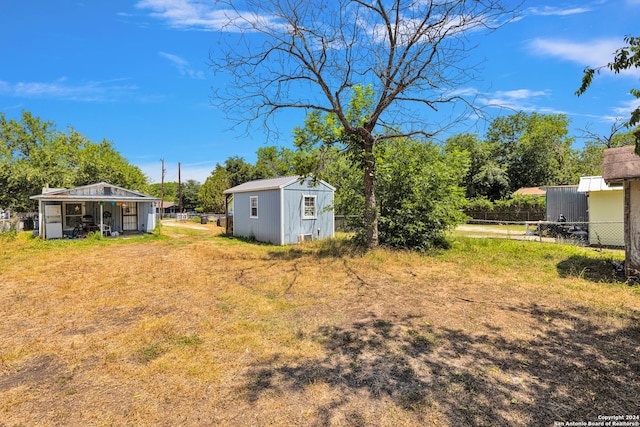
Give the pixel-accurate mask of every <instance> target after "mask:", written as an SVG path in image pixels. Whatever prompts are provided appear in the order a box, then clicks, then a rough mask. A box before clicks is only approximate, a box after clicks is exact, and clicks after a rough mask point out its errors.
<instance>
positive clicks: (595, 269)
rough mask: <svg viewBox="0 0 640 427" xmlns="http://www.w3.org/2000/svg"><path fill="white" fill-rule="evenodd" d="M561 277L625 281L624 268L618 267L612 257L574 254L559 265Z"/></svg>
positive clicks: (610, 281)
mask: <svg viewBox="0 0 640 427" xmlns="http://www.w3.org/2000/svg"><path fill="white" fill-rule="evenodd" d="M557 269H558V274H559V275H560V277H574V278H581V279H585V280H589V281H591V282H598V283H619V282H624V281H625V276H624V269H619V268H616V265H614V262H613V259H612V258H604V257H599V258H593V257H588V256H584V255H573V256H570V257H569V258H567V259H566V260H564V261H560V262H559V263H558V265H557Z"/></svg>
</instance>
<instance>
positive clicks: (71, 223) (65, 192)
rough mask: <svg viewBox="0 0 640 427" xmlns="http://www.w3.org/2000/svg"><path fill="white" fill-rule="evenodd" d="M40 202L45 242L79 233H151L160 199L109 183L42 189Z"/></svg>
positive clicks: (40, 215)
mask: <svg viewBox="0 0 640 427" xmlns="http://www.w3.org/2000/svg"><path fill="white" fill-rule="evenodd" d="M30 198H31V199H33V200H37V201H38V230H39V234H40V237H42V238H46V239H56V238H58V239H59V238H63V237H65V236H70V235H72V233H75V232H76V231H81V232H83V233H86V232H91V231H99V230H102V232H103V233H104V234H115V232H118V233H123V232H124V233H126V232H133V231H135V232H152V231H153V230H154V229H155V227H156V214H155V212H156V209H155V206H156V204H157V203H159V202H160V199H159V198H157V197H153V196H148V195H146V194H142V193H139V192H137V191H133V190H127V189H126V188H122V187H117V186H115V185H111V184H109V183H106V182H99V183H97V184H91V185H84V186H81V187H75V188H67V189H65V188H43V189H42V194H38V195H35V196H31V197H30Z"/></svg>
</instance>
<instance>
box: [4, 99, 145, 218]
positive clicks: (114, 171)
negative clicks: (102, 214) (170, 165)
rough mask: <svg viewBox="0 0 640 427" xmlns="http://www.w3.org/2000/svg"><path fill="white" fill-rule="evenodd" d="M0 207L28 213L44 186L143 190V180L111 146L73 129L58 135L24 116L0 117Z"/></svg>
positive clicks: (46, 124) (47, 124) (44, 123)
mask: <svg viewBox="0 0 640 427" xmlns="http://www.w3.org/2000/svg"><path fill="white" fill-rule="evenodd" d="M0 147H1V148H0V188H2V191H0V206H4V207H11V208H13V209H16V210H30V209H33V208H34V207H35V203H34V202H33V201H32V200H30V199H29V197H30V196H32V195H34V194H40V192H41V191H42V188H43V187H45V186H49V187H54V188H69V187H73V186H80V185H86V184H89V183H94V182H99V181H107V182H110V183H112V184H114V185H119V186H122V187H126V188H131V189H135V190H140V191H145V190H146V185H147V178H146V177H145V176H144V174H142V172H141V171H140V169H139V168H137V167H136V166H133V165H130V164H129V163H128V162H127V160H126V159H125V158H123V157H122V156H121V155H120V154H119V153H118V152H117V151H116V150H114V149H113V147H112V146H111V143H109V142H108V141H106V140H105V141H102V142H101V143H99V144H95V143H93V142H91V141H90V140H88V139H87V138H85V137H84V136H82V135H81V134H79V133H78V132H77V131H75V130H74V129H73V128H69V129H68V131H67V132H66V133H65V132H61V131H58V130H56V129H55V125H54V123H52V122H48V121H43V120H42V119H40V118H39V117H35V116H33V115H32V114H31V113H30V112H27V111H24V112H23V113H22V116H21V119H20V121H17V120H15V119H10V120H7V119H6V117H5V115H4V114H0Z"/></svg>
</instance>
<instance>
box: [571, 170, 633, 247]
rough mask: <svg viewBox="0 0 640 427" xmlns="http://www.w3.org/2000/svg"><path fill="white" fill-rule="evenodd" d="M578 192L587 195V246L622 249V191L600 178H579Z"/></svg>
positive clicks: (619, 187) (620, 187) (620, 188)
mask: <svg viewBox="0 0 640 427" xmlns="http://www.w3.org/2000/svg"><path fill="white" fill-rule="evenodd" d="M578 192H579V193H585V194H586V195H587V203H588V217H589V244H590V245H598V246H599V245H603V246H616V247H624V191H623V189H622V186H621V185H618V186H610V185H608V184H607V183H606V182H605V181H604V179H603V178H602V177H601V176H585V177H581V178H580V184H579V185H578Z"/></svg>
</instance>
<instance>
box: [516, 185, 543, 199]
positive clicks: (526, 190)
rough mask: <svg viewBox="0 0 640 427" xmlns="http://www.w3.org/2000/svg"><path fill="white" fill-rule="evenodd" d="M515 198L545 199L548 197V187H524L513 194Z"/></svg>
mask: <svg viewBox="0 0 640 427" xmlns="http://www.w3.org/2000/svg"><path fill="white" fill-rule="evenodd" d="M513 195H514V196H534V197H544V196H546V195H547V189H546V187H523V188H519V189H517V190H516V191H514V192H513Z"/></svg>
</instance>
